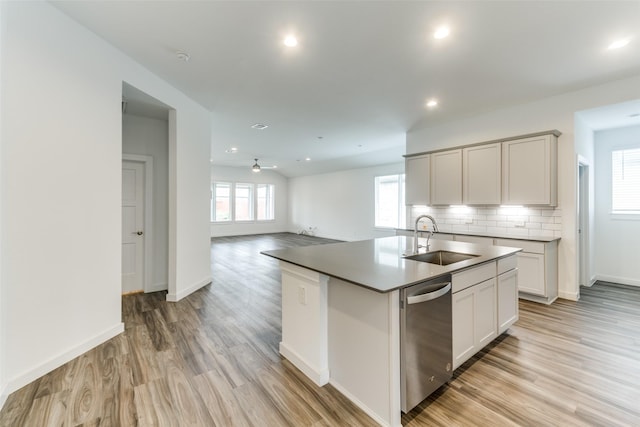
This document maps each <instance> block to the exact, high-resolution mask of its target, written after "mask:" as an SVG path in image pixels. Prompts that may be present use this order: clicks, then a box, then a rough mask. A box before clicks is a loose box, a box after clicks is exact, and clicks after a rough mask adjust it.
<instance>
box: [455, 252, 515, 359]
mask: <svg viewBox="0 0 640 427" xmlns="http://www.w3.org/2000/svg"><path fill="white" fill-rule="evenodd" d="M516 265H517V261H516V256H515V255H512V256H509V257H506V258H502V259H499V260H498V261H497V263H496V262H490V263H486V264H481V265H479V266H477V267H474V268H470V269H467V270H464V271H462V272H460V273H454V274H453V277H452V282H453V286H452V287H453V295H452V311H453V312H452V333H453V343H452V346H453V349H452V350H453V369H456V368H458V367H459V366H460V365H462V364H463V363H464V362H466V361H467V360H468V359H469V358H470V357H472V356H473V355H474V354H476V353H477V352H479V351H480V350H482V349H483V348H484V347H485V346H486V345H487V344H489V343H490V342H491V341H493V340H494V339H495V338H496V337H497V336H498V335H499V334H501V333H503V332H504V331H506V330H507V329H508V328H509V326H511V325H513V324H514V323H515V322H516V321H517V320H518V284H517V278H518V269H517V268H516ZM496 267H497V268H496ZM489 274H490V275H491V277H488V276H489ZM472 278H476V280H475V282H473V279H472ZM470 283H471V285H470Z"/></svg>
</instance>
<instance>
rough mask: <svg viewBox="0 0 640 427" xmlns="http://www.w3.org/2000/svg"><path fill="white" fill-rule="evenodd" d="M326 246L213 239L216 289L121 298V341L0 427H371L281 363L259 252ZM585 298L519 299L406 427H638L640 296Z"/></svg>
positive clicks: (271, 266) (5, 416) (275, 238)
mask: <svg viewBox="0 0 640 427" xmlns="http://www.w3.org/2000/svg"><path fill="white" fill-rule="evenodd" d="M328 242H331V241H329V240H326V239H318V238H313V237H309V236H299V235H295V234H289V233H278V234H269V235H260V236H240V237H230V238H216V239H212V245H211V260H212V261H211V271H212V277H213V282H212V284H211V285H208V286H205V287H204V288H202V289H200V290H198V291H197V292H195V293H193V294H192V295H189V296H188V297H186V298H184V299H183V300H181V301H179V302H175V303H171V302H167V301H166V292H156V293H151V294H135V295H128V296H125V297H123V298H122V316H123V322H124V324H125V332H124V333H123V334H121V335H119V336H117V337H115V338H113V339H111V340H109V341H107V342H106V343H103V344H102V345H100V346H97V347H96V348H94V349H93V350H91V351H89V352H87V353H85V354H83V355H82V356H80V357H78V358H76V359H74V360H72V361H70V362H69V363H67V364H65V365H63V366H61V367H60V368H58V369H55V370H54V371H52V372H51V373H49V374H47V375H45V376H43V377H41V378H39V379H37V380H36V381H34V382H32V383H31V384H28V385H27V386H25V387H23V388H22V389H20V390H18V391H16V392H15V393H12V394H11V395H10V396H9V397H8V399H7V401H6V403H5V405H4V407H3V408H2V411H0V426H1V427H22V426H26V427H42V426H98V425H100V426H117V427H120V426H124V427H129V426H137V425H140V426H203V427H210V426H224V427H228V426H239V427H249V426H252V427H253V426H260V427H263V426H266V427H271V426H273V427H281V426H296V427H299V426H314V427H325V426H331V427H334V426H340V427H342V426H354V427H365V426H366V427H368V426H375V425H377V424H376V423H375V422H374V421H373V420H372V419H371V418H370V417H368V416H367V415H366V414H365V413H364V412H363V411H361V410H360V409H359V408H358V407H356V406H355V405H354V404H353V403H352V402H351V401H349V400H348V399H347V398H346V397H344V396H343V395H342V394H340V393H339V392H338V391H337V390H336V389H334V388H333V387H332V386H331V385H326V386H324V387H318V386H317V385H315V384H314V383H313V382H312V381H311V380H309V379H308V378H307V377H305V376H304V375H303V374H302V373H301V372H300V371H298V370H297V369H296V368H295V367H294V366H293V365H292V364H291V363H290V362H288V361H287V360H286V359H284V358H282V357H281V356H280V355H279V354H278V346H279V342H280V339H281V308H280V301H281V293H280V292H281V290H280V273H279V269H278V263H277V261H276V260H274V259H272V258H269V257H266V256H262V255H260V254H259V252H260V251H262V250H269V249H280V248H286V247H295V246H304V245H311V244H324V243H328ZM247 266H250V268H247ZM580 291H581V299H580V301H578V302H573V301H566V300H558V301H556V302H555V303H553V304H552V305H550V306H547V305H542V304H536V303H533V302H529V301H523V300H521V301H520V320H519V321H518V322H517V323H516V324H515V325H513V326H512V327H511V328H510V329H509V330H508V331H507V332H506V333H505V334H503V335H501V336H500V337H498V339H496V340H495V341H494V342H493V343H492V344H490V345H489V346H487V347H486V348H485V349H484V350H483V351H481V352H480V353H478V354H477V355H475V356H474V357H472V358H471V359H470V360H469V361H467V362H466V363H465V364H464V365H462V366H461V367H460V368H459V369H457V370H456V372H455V374H454V377H453V379H452V380H451V381H450V382H449V383H448V384H446V385H445V386H443V387H441V388H440V389H439V390H437V391H436V392H435V393H434V394H433V395H431V396H430V397H429V398H427V399H425V401H423V402H422V403H421V404H419V405H418V406H417V407H416V408H415V409H414V410H413V411H411V412H410V413H409V414H403V416H402V423H403V425H404V426H405V427H418V426H429V427H432V426H443V427H445V426H446V427H450V426H492V427H493V426H536V427H538V426H571V427H578V426H603V427H604V426H606V427H609V426H625V427H626V426H633V427H636V426H640V288H638V287H630V286H624V285H617V284H612V283H597V284H596V285H594V286H593V287H591V288H581V290H580Z"/></svg>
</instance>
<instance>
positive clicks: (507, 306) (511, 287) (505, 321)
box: [498, 269, 518, 335]
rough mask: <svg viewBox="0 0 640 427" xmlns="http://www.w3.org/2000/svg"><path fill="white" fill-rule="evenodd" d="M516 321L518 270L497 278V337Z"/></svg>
mask: <svg viewBox="0 0 640 427" xmlns="http://www.w3.org/2000/svg"><path fill="white" fill-rule="evenodd" d="M517 320H518V270H517V269H513V270H510V271H508V272H506V273H503V274H501V275H499V276H498V335H500V334H501V333H503V332H504V331H506V330H507V329H509V327H510V326H511V325H513V324H514V323H516V321H517Z"/></svg>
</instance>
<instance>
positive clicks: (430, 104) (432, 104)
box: [427, 99, 438, 108]
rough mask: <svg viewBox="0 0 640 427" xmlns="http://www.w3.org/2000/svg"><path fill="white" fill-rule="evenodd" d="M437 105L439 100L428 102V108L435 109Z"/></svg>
mask: <svg viewBox="0 0 640 427" xmlns="http://www.w3.org/2000/svg"><path fill="white" fill-rule="evenodd" d="M437 105H438V100H436V99H430V100H428V101H427V107H429V108H433V107H435V106H437Z"/></svg>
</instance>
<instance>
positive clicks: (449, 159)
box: [431, 149, 462, 205]
mask: <svg viewBox="0 0 640 427" xmlns="http://www.w3.org/2000/svg"><path fill="white" fill-rule="evenodd" d="M431 204H432V205H461V204H462V150H461V149H459V150H450V151H439V152H436V153H432V154H431Z"/></svg>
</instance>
